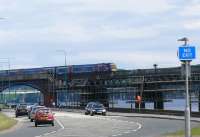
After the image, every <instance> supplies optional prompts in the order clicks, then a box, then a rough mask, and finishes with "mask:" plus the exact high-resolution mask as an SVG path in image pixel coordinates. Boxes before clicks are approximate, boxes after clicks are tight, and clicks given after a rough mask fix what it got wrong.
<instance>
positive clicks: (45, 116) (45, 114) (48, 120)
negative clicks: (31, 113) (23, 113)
mask: <svg viewBox="0 0 200 137" xmlns="http://www.w3.org/2000/svg"><path fill="white" fill-rule="evenodd" d="M40 124H51V125H52V126H54V114H53V113H52V111H51V109H49V108H41V109H39V110H38V111H37V112H36V115H35V127H37V126H38V125H40Z"/></svg>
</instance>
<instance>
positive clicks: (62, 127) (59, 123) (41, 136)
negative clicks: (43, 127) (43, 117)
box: [35, 119, 65, 137]
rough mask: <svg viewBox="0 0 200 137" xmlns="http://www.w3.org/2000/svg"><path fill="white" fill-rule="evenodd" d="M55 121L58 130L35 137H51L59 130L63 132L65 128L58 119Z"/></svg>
mask: <svg viewBox="0 0 200 137" xmlns="http://www.w3.org/2000/svg"><path fill="white" fill-rule="evenodd" d="M55 121H56V122H57V123H58V125H59V126H60V127H61V128H60V129H58V130H57V131H51V132H47V133H44V134H42V135H39V136H35V137H43V136H48V135H51V134H54V133H56V132H58V131H60V130H63V129H65V127H64V126H63V124H62V123H61V122H60V121H59V120H58V119H55Z"/></svg>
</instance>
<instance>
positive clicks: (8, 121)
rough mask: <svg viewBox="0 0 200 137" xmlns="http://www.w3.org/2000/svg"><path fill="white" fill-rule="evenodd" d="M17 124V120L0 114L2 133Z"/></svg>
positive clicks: (0, 129)
mask: <svg viewBox="0 0 200 137" xmlns="http://www.w3.org/2000/svg"><path fill="white" fill-rule="evenodd" d="M16 123H17V121H16V120H14V119H12V118H9V117H7V116H5V115H4V114H2V113H0V131H2V130H5V129H9V128H11V127H12V126H14V125H15V124H16Z"/></svg>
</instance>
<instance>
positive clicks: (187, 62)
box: [178, 37, 191, 137]
mask: <svg viewBox="0 0 200 137" xmlns="http://www.w3.org/2000/svg"><path fill="white" fill-rule="evenodd" d="M178 41H183V42H184V46H185V47H186V46H187V44H188V41H189V39H188V38H186V37H184V38H182V39H178ZM182 62H183V63H185V70H186V74H185V76H186V78H185V79H186V83H185V84H186V97H185V99H186V101H185V103H186V104H185V137H191V127H190V98H189V96H190V95H189V80H188V77H189V66H190V60H185V61H182Z"/></svg>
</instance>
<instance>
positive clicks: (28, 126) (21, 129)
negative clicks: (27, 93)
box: [0, 110, 61, 137]
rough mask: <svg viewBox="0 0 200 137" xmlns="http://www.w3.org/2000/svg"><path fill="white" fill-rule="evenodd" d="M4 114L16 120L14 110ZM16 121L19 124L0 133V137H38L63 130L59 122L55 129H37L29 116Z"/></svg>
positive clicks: (47, 127)
mask: <svg viewBox="0 0 200 137" xmlns="http://www.w3.org/2000/svg"><path fill="white" fill-rule="evenodd" d="M3 113H4V114H6V115H8V116H9V117H13V118H15V115H14V111H13V110H12V111H10V110H6V111H3ZM16 120H18V124H17V125H16V126H15V127H14V129H11V130H9V131H6V132H3V133H0V137H36V136H40V135H44V134H46V133H50V132H56V131H58V130H59V129H60V128H61V127H60V126H59V125H58V123H57V122H55V126H54V127H52V126H51V125H40V126H39V127H35V125H34V122H30V120H29V119H28V117H27V116H21V117H18V118H16Z"/></svg>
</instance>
